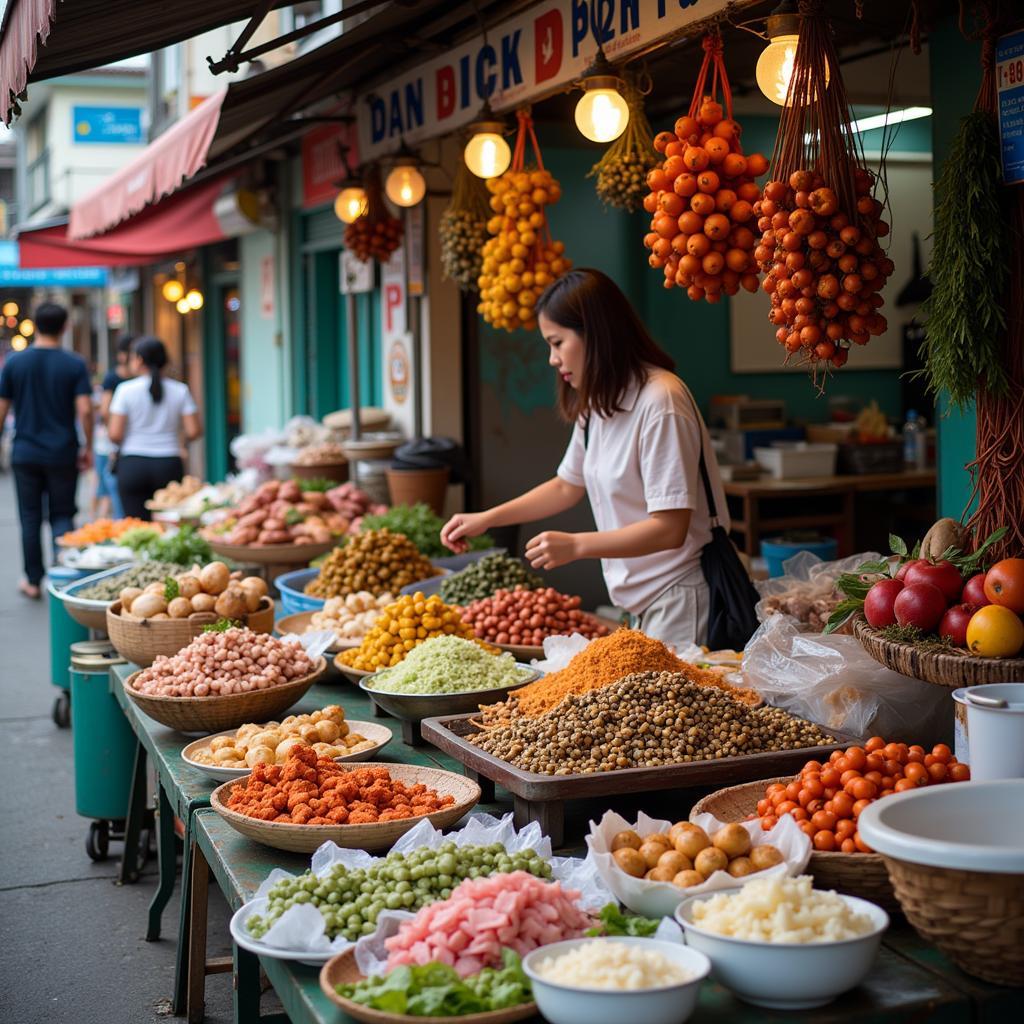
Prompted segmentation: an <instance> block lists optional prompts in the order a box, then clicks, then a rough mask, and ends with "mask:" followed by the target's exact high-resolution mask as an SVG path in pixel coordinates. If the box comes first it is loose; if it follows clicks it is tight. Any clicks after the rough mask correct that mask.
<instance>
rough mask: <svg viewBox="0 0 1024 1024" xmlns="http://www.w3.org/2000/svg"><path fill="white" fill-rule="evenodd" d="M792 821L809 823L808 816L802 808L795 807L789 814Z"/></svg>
mask: <svg viewBox="0 0 1024 1024" xmlns="http://www.w3.org/2000/svg"><path fill="white" fill-rule="evenodd" d="M789 816H790V817H791V818H792V819H793V820H794V821H810V815H809V814H808V813H807V811H805V810H804V809H803V808H802V807H797V808H795V809H794V810H792V811H790V812H789Z"/></svg>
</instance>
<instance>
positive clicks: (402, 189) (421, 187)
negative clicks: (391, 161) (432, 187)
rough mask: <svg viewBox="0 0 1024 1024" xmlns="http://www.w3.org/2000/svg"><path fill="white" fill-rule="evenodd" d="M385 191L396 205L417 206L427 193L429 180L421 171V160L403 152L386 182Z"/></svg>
mask: <svg viewBox="0 0 1024 1024" xmlns="http://www.w3.org/2000/svg"><path fill="white" fill-rule="evenodd" d="M384 192H385V194H386V195H387V197H388V199H390V200H391V202H393V203H394V204H395V206H405V207H408V206H415V205H416V204H417V203H419V202H421V201H422V199H423V197H424V196H425V195H426V194H427V182H426V179H425V178H424V177H423V175H422V174H421V173H420V169H419V160H417V159H416V157H415V155H414V154H412V153H401V154H400V155H399V156H398V158H397V159H396V160H395V165H394V167H392V168H391V170H390V172H389V173H388V177H387V181H385V182H384Z"/></svg>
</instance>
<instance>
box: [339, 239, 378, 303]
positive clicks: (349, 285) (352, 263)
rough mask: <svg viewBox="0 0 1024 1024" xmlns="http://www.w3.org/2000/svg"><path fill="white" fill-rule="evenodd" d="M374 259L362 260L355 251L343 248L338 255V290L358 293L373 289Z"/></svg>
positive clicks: (345, 293) (350, 293) (349, 293)
mask: <svg viewBox="0 0 1024 1024" xmlns="http://www.w3.org/2000/svg"><path fill="white" fill-rule="evenodd" d="M373 262H374V261H373V260H361V259H359V257H358V256H356V254H355V253H354V252H350V251H349V250H348V249H342V250H341V253H340V254H339V255H338V291H340V292H341V294H342V295H358V294H359V293H360V292H372V291H373Z"/></svg>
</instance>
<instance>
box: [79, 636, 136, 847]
mask: <svg viewBox="0 0 1024 1024" xmlns="http://www.w3.org/2000/svg"><path fill="white" fill-rule="evenodd" d="M124 664H125V660H124V658H122V657H120V656H119V655H118V653H117V652H116V651H115V650H114V648H113V647H112V646H111V645H110V643H109V642H107V641H102V640H100V641H86V642H85V643H78V644H74V645H73V646H72V649H71V668H70V676H71V724H72V732H73V734H74V752H75V810H76V811H77V812H78V813H79V814H80V815H82V817H83V818H92V819H94V820H93V822H92V825H91V826H90V828H89V836H88V838H87V839H86V851H87V852H88V854H89V856H90V857H91V858H92V859H93V860H103V859H104V857H106V855H107V846H108V843H109V839H110V835H111V832H112V831H114V832H120V831H121V829H122V827H123V823H124V819H125V817H126V816H127V813H128V800H129V795H130V792H131V785H132V774H133V769H134V764H135V748H136V740H135V734H134V733H133V732H132V730H131V726H130V725H129V724H128V719H127V718H125V716H124V712H123V711H122V710H121V708H120V705H119V704H118V703H117V701H116V700H115V699H114V696H113V694H112V693H111V692H110V669H111V667H112V666H114V665H124ZM111 826H113V829H112V828H111Z"/></svg>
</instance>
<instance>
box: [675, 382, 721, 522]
mask: <svg viewBox="0 0 1024 1024" xmlns="http://www.w3.org/2000/svg"><path fill="white" fill-rule="evenodd" d="M683 387H684V388H686V395H687V397H688V398H689V399H690V405H692V406H693V413H694V415H695V416H696V417H697V430H698V432H699V434H700V467H699V468H700V479H701V482H702V483H703V484H704V497H705V499H706V500H707V503H708V518H709V519H710V520H711V525H712V526H717V525H718V507H717V506H716V504H715V494H714V491H712V489H711V478H710V476H708V466H707V462H706V460H705V458H704V418H703V417H702V416H701V414H700V409H698V408H697V403H696V401H695V400H694V397H693V395H692V394H691V393H690V389H689V388H687V387H686V385H685V384H683Z"/></svg>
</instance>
